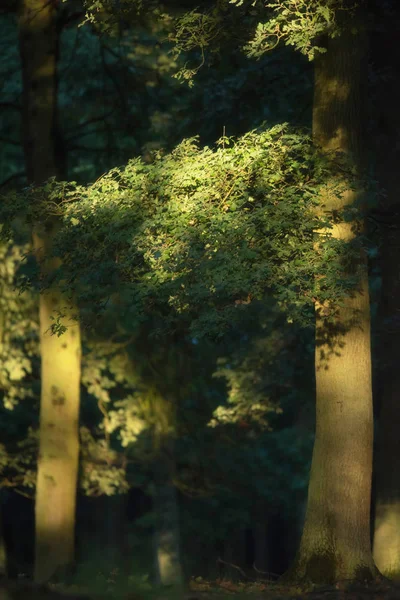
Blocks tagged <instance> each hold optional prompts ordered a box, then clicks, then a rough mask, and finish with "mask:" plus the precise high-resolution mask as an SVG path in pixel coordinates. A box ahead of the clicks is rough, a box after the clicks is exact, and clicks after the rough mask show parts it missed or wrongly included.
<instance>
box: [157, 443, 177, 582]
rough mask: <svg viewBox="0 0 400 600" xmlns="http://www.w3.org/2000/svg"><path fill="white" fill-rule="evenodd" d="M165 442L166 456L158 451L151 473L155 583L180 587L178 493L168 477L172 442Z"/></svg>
mask: <svg viewBox="0 0 400 600" xmlns="http://www.w3.org/2000/svg"><path fill="white" fill-rule="evenodd" d="M165 444H166V446H167V451H168V455H169V459H168V460H165V457H164V456H163V452H162V451H161V452H160V457H159V459H158V461H157V466H156V469H155V473H154V495H153V510H154V512H155V527H154V539H153V542H154V553H155V572H156V583H157V584H158V585H160V584H161V585H172V586H175V587H181V586H182V585H183V573H182V564H181V557H180V528H179V508H178V495H177V491H176V488H175V486H174V485H173V483H172V480H171V479H172V472H171V471H172V469H171V457H172V456H173V454H172V453H173V452H174V448H173V443H172V441H167V442H165ZM164 448H165V446H164Z"/></svg>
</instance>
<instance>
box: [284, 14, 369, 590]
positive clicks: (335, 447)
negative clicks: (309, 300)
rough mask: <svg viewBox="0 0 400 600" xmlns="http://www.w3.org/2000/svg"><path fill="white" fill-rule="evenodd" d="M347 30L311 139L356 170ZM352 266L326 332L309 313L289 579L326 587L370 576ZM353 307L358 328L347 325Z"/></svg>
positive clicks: (362, 356) (326, 62)
mask: <svg viewBox="0 0 400 600" xmlns="http://www.w3.org/2000/svg"><path fill="white" fill-rule="evenodd" d="M353 25H354V26H355V25H356V24H355V23H351V22H350V23H349V24H348V26H347V30H346V32H345V33H343V34H342V35H341V36H340V37H339V38H335V39H329V40H326V47H327V52H326V53H325V54H320V55H318V58H317V59H316V61H315V91H314V106H313V135H314V138H315V141H316V142H317V143H318V144H320V145H321V147H322V149H323V150H326V151H328V150H339V151H342V152H345V153H346V154H347V155H348V156H349V157H350V158H351V159H352V160H353V161H354V164H355V165H356V166H360V164H361V162H362V159H361V156H362V151H361V148H362V144H363V140H362V131H363V119H362V115H363V110H362V104H363V99H364V97H365V92H364V90H363V85H364V81H365V78H366V72H365V66H366V65H365V54H366V44H365V41H364V39H363V37H364V35H363V34H362V33H360V27H357V29H358V33H357V34H353V33H351V29H352V26H353ZM360 193H361V192H360ZM324 200H325V210H327V211H332V210H340V209H341V208H343V207H344V206H346V205H350V204H352V203H353V202H354V201H355V200H359V196H358V194H357V193H355V192H353V191H348V192H346V193H345V194H343V196H342V197H341V198H340V199H338V198H336V197H334V196H333V195H331V196H330V195H328V194H327V196H326V198H325V199H324ZM331 231H332V235H333V236H334V237H336V238H337V239H342V240H351V239H352V238H353V237H354V234H353V232H352V224H351V223H345V222H343V221H341V222H339V223H337V224H336V225H335V226H334V229H333V230H331ZM320 233H323V232H320ZM360 263H361V265H362V266H361V268H362V270H363V273H362V281H361V286H360V287H361V289H360V291H359V292H357V293H355V294H354V297H353V298H349V299H347V300H346V302H345V305H344V306H343V307H342V308H341V309H340V313H339V315H338V317H337V319H336V322H335V323H334V324H333V326H332V325H331V326H329V324H328V323H327V322H326V320H325V319H324V316H323V308H324V307H321V306H317V307H316V308H317V318H316V356H315V368H316V393H317V398H316V437H315V444H314V450H313V458H312V466H311V474H310V482H309V489H308V505H307V512H306V518H305V524H304V529H303V535H302V538H301V542H300V548H299V551H298V553H297V556H296V559H295V561H294V565H293V568H292V569H291V571H289V573H288V574H287V577H288V578H290V577H293V578H294V579H306V580H311V581H315V582H326V583H332V582H334V581H338V580H343V579H356V580H362V581H364V580H366V579H371V578H373V577H374V576H375V574H376V573H377V570H376V567H375V565H374V562H373V559H372V554H371V548H370V494H371V475H372V442H373V414H372V383H371V352H370V306H369V290H368V273H367V265H366V260H365V257H364V256H363V255H362V251H361V256H360ZM343 275H344V276H346V272H344V273H343ZM354 311H357V321H358V322H357V325H356V326H353V327H350V326H349V324H351V320H352V319H353V318H354Z"/></svg>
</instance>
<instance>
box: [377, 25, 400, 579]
mask: <svg viewBox="0 0 400 600" xmlns="http://www.w3.org/2000/svg"><path fill="white" fill-rule="evenodd" d="M399 26H400V22H399V18H398V16H397V17H396V16H395V15H393V14H392V15H390V18H387V19H386V22H385V29H384V32H383V33H379V34H376V39H374V50H375V52H374V56H373V61H374V66H375V69H376V70H377V72H378V74H379V72H380V69H384V72H385V74H386V77H385V80H384V81H381V80H378V82H379V83H378V86H377V94H378V96H377V97H376V104H375V106H374V108H375V112H374V116H375V120H376V126H377V130H376V131H375V132H374V133H375V135H374V143H375V144H376V146H375V149H374V150H375V152H376V164H377V175H378V180H379V183H380V185H381V186H382V187H383V188H384V189H385V192H386V195H385V196H382V197H381V198H380V205H379V217H378V218H379V219H380V223H379V225H378V226H379V229H380V233H381V235H380V239H381V244H380V267H381V276H382V289H381V298H380V305H379V310H378V344H377V350H378V353H377V362H378V365H379V374H378V393H377V396H378V398H377V400H378V407H379V421H378V423H379V428H378V436H377V438H378V439H377V453H376V461H375V467H376V479H375V481H376V486H375V487H376V505H375V524H374V525H375V527H374V543H373V554H374V560H375V563H376V565H377V566H378V568H379V570H380V571H381V572H382V573H383V574H384V575H386V576H390V577H395V578H397V579H398V578H400V469H399V460H400V433H399V432H400V404H399V401H400V398H399V394H400V369H399V364H398V348H399V342H400V318H399V315H400V270H399V264H400V199H399V175H398V173H399V164H400V112H399V105H400V85H399V78H398V73H399V70H400V48H399V44H398V43H397V42H398V32H399ZM389 149H390V151H388V150H389Z"/></svg>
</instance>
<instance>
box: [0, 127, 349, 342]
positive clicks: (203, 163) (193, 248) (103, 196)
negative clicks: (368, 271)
mask: <svg viewBox="0 0 400 600" xmlns="http://www.w3.org/2000/svg"><path fill="white" fill-rule="evenodd" d="M218 145H219V148H218V149H217V150H216V151H213V150H211V149H210V148H207V147H206V148H204V149H202V150H201V149H199V148H198V145H197V143H196V140H195V139H189V140H184V141H183V142H182V143H181V144H180V145H179V146H178V147H177V148H176V149H175V150H174V151H173V152H172V153H170V154H166V155H165V156H163V155H162V153H161V152H158V153H157V154H156V155H155V157H154V162H153V163H152V164H144V163H143V161H141V160H140V159H133V160H131V161H130V162H129V163H128V165H127V166H126V167H125V168H124V169H113V170H111V171H110V172H109V173H107V174H106V175H105V176H103V177H102V178H100V179H99V180H98V181H96V182H95V183H94V184H92V185H91V186H88V187H84V186H77V185H76V184H74V183H73V182H72V183H68V184H66V183H65V182H61V183H58V182H55V181H50V182H49V183H47V184H46V185H45V186H43V187H41V188H30V189H28V190H27V191H26V192H25V193H24V194H23V195H22V197H21V195H17V196H16V195H9V196H7V199H5V200H4V201H3V203H2V209H1V216H2V220H3V221H4V222H7V223H11V222H12V219H13V217H14V215H15V211H16V210H18V211H21V210H22V211H25V214H26V216H27V219H28V220H29V221H34V222H36V223H38V222H39V223H40V222H41V221H42V222H43V215H47V216H49V215H50V214H51V213H55V214H58V215H59V216H60V217H61V218H62V220H63V226H62V227H61V228H60V231H59V232H58V235H57V238H56V241H55V244H54V248H55V250H54V252H55V254H56V255H58V256H60V257H62V261H63V264H62V267H60V268H59V269H58V270H57V271H56V272H55V273H53V274H52V275H51V276H50V277H47V278H44V279H43V280H42V281H41V282H40V285H41V287H42V289H45V288H47V287H49V286H51V285H55V284H58V285H60V287H61V288H62V289H63V291H64V292H65V293H66V294H70V293H75V294H77V297H78V299H79V301H80V303H81V304H82V306H83V307H85V306H86V307H88V305H89V303H92V305H94V306H95V307H96V308H97V310H100V309H101V306H104V303H105V302H111V303H113V302H115V301H117V299H118V303H119V309H120V310H121V308H122V309H123V310H124V311H128V312H129V315H130V318H132V321H133V322H136V323H137V322H140V321H142V320H143V319H145V318H147V315H149V314H160V315H162V316H163V325H160V327H161V328H163V327H169V326H173V323H174V322H175V321H176V319H179V318H181V317H184V318H186V319H189V322H190V327H191V332H192V334H193V335H194V336H196V337H199V336H203V335H204V334H210V335H222V334H223V333H224V331H226V330H227V329H230V328H231V327H232V326H233V324H234V323H235V322H236V321H237V320H238V319H239V320H240V318H241V316H240V315H241V313H242V311H243V310H244V309H245V308H246V306H247V305H249V304H251V303H252V302H259V301H262V300H263V298H264V296H265V294H272V295H273V296H274V297H275V298H276V300H277V302H278V305H279V306H281V307H282V310H284V311H286V314H287V318H288V320H289V321H293V320H296V321H298V322H299V323H301V324H303V325H307V324H310V323H312V317H311V313H312V311H310V307H312V306H313V304H314V302H315V301H316V299H318V301H319V302H321V304H323V303H324V302H330V301H334V302H336V303H338V302H340V300H341V298H343V297H344V296H345V295H346V294H347V293H348V292H349V290H351V289H352V288H353V287H354V285H355V283H356V282H357V276H358V273H357V272H356V273H353V274H351V275H349V276H348V277H346V279H344V278H343V261H345V262H346V264H348V263H349V260H350V256H351V255H352V254H351V253H352V252H353V251H354V248H353V247H352V245H351V244H346V243H344V242H341V241H338V240H334V239H332V238H331V236H330V235H329V233H328V234H323V235H322V234H321V235H319V238H320V240H319V246H318V247H319V250H318V251H315V247H314V241H315V231H316V230H321V229H322V228H324V227H327V228H329V226H330V223H329V217H330V216H329V215H327V216H325V215H324V214H323V211H319V214H317V213H316V210H315V209H316V206H317V205H318V204H319V203H320V201H321V200H320V194H321V191H322V190H325V193H327V192H328V191H329V193H332V194H340V193H341V192H343V190H344V189H346V188H348V187H349V186H353V187H354V185H356V183H357V182H356V178H355V174H354V173H353V172H352V171H351V169H350V167H349V166H348V164H347V163H346V160H345V158H344V157H343V156H341V155H337V154H332V155H326V154H323V155H321V154H320V153H319V152H318V150H317V149H316V148H315V147H314V146H313V144H312V141H311V140H310V138H309V137H308V136H307V135H305V134H304V133H303V132H299V131H292V130H290V129H289V127H288V126H287V125H278V126H275V127H273V128H271V129H269V130H263V129H261V130H259V131H253V132H250V133H248V134H246V135H244V136H242V137H241V138H240V139H238V141H237V142H236V143H232V140H231V139H229V138H222V139H221V140H220V141H219V144H218ZM327 181H328V182H329V184H327ZM327 186H328V187H327ZM354 215H355V216H356V211H355V210H353V213H352V215H350V214H349V215H346V218H347V219H349V218H352V217H353V218H354ZM331 217H332V216H331ZM333 217H334V218H336V215H333ZM6 233H7V232H6V229H5V230H4V232H3V234H4V235H6ZM315 275H318V277H317V278H315V277H314V276H315ZM28 283H29V282H28ZM31 283H32V282H31ZM33 283H34V282H33ZM36 284H37V282H36ZM117 292H118V293H117ZM171 309H172V310H171Z"/></svg>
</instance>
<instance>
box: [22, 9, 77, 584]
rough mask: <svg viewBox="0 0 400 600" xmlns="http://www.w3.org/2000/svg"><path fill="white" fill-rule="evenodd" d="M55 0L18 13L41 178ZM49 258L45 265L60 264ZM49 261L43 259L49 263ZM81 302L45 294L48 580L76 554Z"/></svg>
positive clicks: (48, 139) (52, 109) (41, 501)
mask: <svg viewBox="0 0 400 600" xmlns="http://www.w3.org/2000/svg"><path fill="white" fill-rule="evenodd" d="M55 10H56V2H55V1H52V0H22V2H21V6H20V12H19V38H20V54H21V62H22V74H23V135H24V150H25V164H26V172H27V177H28V180H29V182H32V183H36V184H40V183H42V182H44V181H45V180H46V179H47V178H48V177H50V176H54V175H58V174H59V170H60V164H59V161H58V160H57V122H56V105H57V72H56V70H57V49H58V40H57V30H56V22H55ZM55 226H56V224H55V223H54V222H49V226H48V227H47V228H45V229H44V230H43V231H41V230H39V229H38V228H36V229H35V231H34V233H33V244H34V249H35V252H36V257H37V259H38V260H39V262H42V261H44V260H45V258H46V255H47V254H48V252H49V251H50V249H51V244H52V235H53V233H54V229H55ZM57 264H58V263H57V261H55V260H50V261H47V262H46V265H45V267H44V268H45V269H46V270H49V269H50V270H51V269H53V268H54V267H56V266H57ZM42 267H43V264H42ZM57 311H60V312H61V313H62V314H63V315H65V317H64V319H63V322H64V323H65V324H66V325H67V327H68V331H67V332H66V333H65V334H63V335H62V336H60V337H57V336H52V335H51V334H50V332H49V328H50V326H51V325H52V323H53V321H52V319H51V317H52V316H54V315H56V314H57ZM76 312H77V311H76V309H75V308H73V307H71V302H70V301H68V300H67V299H66V298H64V297H63V296H62V295H61V294H60V292H58V291H56V290H51V291H50V292H49V293H42V294H41V295H40V300H39V318H40V346H41V358H42V362H41V404H40V441H39V456H38V475H37V487H36V503H35V518H36V556H35V580H36V581H38V582H42V581H45V580H47V579H49V578H50V577H51V576H52V575H53V574H54V572H55V571H56V570H57V568H59V567H64V566H66V565H67V564H68V563H70V562H71V561H72V560H73V557H74V527H75V503H76V484H77V472H78V454H79V437H78V418H79V388H80V354H81V344H80V329H79V325H78V323H77V321H76V320H74V319H73V317H74V316H75V315H76Z"/></svg>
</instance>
